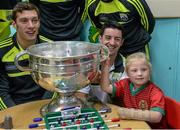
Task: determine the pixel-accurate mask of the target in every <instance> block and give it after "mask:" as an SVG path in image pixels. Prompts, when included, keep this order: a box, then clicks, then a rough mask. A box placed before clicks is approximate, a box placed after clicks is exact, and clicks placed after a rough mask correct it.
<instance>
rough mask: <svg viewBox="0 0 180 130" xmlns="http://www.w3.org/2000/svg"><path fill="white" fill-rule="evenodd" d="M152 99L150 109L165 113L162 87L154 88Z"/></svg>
mask: <svg viewBox="0 0 180 130" xmlns="http://www.w3.org/2000/svg"><path fill="white" fill-rule="evenodd" d="M150 100H151V106H150V110H153V111H158V112H160V113H161V114H162V115H165V97H164V94H163V92H162V91H161V90H160V89H158V88H154V89H153V90H152V92H151V97H150Z"/></svg>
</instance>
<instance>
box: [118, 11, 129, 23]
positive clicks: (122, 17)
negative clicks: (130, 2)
mask: <svg viewBox="0 0 180 130" xmlns="http://www.w3.org/2000/svg"><path fill="white" fill-rule="evenodd" d="M119 16H120V18H121V21H123V22H127V21H128V20H129V18H128V15H127V14H125V13H119Z"/></svg>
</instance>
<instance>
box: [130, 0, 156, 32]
mask: <svg viewBox="0 0 180 130" xmlns="http://www.w3.org/2000/svg"><path fill="white" fill-rule="evenodd" d="M128 2H129V3H130V4H131V5H132V6H134V7H135V9H136V11H137V13H138V14H139V16H140V20H139V21H140V22H141V24H142V25H143V27H144V29H146V30H147V31H148V33H149V34H151V33H152V32H153V30H154V26H155V19H154V16H153V14H152V12H151V10H150V8H149V6H148V4H147V3H146V1H145V0H128Z"/></svg>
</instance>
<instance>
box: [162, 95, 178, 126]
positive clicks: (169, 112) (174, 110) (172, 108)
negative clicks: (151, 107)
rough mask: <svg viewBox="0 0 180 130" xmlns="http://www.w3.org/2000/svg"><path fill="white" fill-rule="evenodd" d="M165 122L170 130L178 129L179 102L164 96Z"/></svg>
mask: <svg viewBox="0 0 180 130" xmlns="http://www.w3.org/2000/svg"><path fill="white" fill-rule="evenodd" d="M165 110H166V122H167V125H168V127H169V128H170V129H180V102H177V101H176V100H174V99H172V98H170V97H167V96H165Z"/></svg>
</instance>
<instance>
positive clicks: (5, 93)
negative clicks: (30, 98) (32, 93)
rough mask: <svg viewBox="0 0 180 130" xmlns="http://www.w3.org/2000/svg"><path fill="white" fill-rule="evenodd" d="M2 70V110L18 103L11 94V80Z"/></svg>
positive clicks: (0, 81) (0, 93)
mask: <svg viewBox="0 0 180 130" xmlns="http://www.w3.org/2000/svg"><path fill="white" fill-rule="evenodd" d="M2 71H3V70H0V110H2V109H5V108H7V107H12V106H15V105H16V104H15V103H14V101H13V99H12V98H11V96H10V94H9V93H10V92H9V81H8V79H7V76H6V75H5V74H3V73H2Z"/></svg>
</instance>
